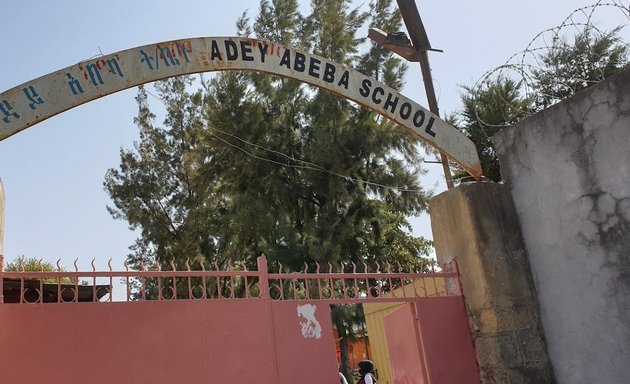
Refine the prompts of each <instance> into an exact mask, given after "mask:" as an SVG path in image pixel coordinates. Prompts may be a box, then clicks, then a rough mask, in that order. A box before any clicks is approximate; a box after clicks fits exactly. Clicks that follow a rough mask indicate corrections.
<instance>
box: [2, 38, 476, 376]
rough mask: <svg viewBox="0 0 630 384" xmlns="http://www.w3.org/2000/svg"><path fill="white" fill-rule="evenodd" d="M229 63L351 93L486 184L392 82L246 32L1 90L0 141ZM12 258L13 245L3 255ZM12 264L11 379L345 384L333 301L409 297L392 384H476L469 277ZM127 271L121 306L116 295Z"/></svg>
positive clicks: (456, 142)
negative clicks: (34, 269) (131, 91)
mask: <svg viewBox="0 0 630 384" xmlns="http://www.w3.org/2000/svg"><path fill="white" fill-rule="evenodd" d="M223 70H247V71H260V72H266V73H271V74H275V75H278V76H283V77H288V78H293V79H297V80H299V81H302V82H305V83H309V84H311V85H313V86H316V87H319V88H321V89H324V90H327V91H329V92H332V93H335V94H337V95H339V96H341V97H344V98H346V99H348V100H352V101H354V102H356V103H358V104H360V105H363V106H364V107H366V108H369V109H371V110H372V111H374V112H376V113H378V114H380V115H382V116H385V117H387V118H388V119H390V120H392V121H394V122H395V123H397V124H399V125H401V126H403V127H406V128H407V129H409V130H410V131H411V132H412V133H413V134H414V135H416V136H417V137H418V138H420V139H422V140H424V141H426V142H427V143H429V144H431V145H432V146H434V147H435V148H437V149H438V150H439V151H441V152H442V153H444V154H446V155H448V156H449V157H450V158H451V159H452V160H454V161H456V162H457V163H458V164H459V165H460V166H461V167H462V168H463V169H465V170H466V171H467V172H468V173H470V174H471V175H472V176H473V177H475V178H476V179H479V178H480V177H481V166H480V163H479V159H478V156H477V152H476V148H475V145H474V144H473V143H472V142H471V141H470V140H468V139H467V138H466V137H465V136H464V135H463V134H461V132H459V131H457V130H456V129H455V128H454V127H452V126H451V125H449V124H447V123H446V122H445V121H444V120H442V119H440V118H439V117H438V116H436V115H434V114H432V113H431V112H429V111H428V110H426V109H425V108H423V107H421V106H420V105H418V104H417V103H415V102H414V101H413V100H411V99H409V98H407V97H405V96H403V95H401V94H400V93H399V92H397V91H396V90H394V89H392V88H391V87H389V86H387V85H385V84H383V83H381V82H379V81H377V80H375V79H372V78H369V77H367V76H365V75H363V74H361V73H359V72H357V71H355V70H353V69H351V68H347V67H345V66H343V65H341V64H339V63H335V62H333V61H331V60H328V59H326V58H323V57H321V56H317V55H313V54H310V53H307V52H301V51H300V50H298V49H294V48H290V47H284V46H281V45H278V44H275V43H272V42H267V41H263V40H256V39H251V38H242V37H207V38H197V39H184V40H176V41H168V42H162V43H158V44H152V45H146V46H142V47H137V48H132V49H128V50H125V51H120V52H117V53H114V54H110V55H106V56H102V57H99V58H96V59H94V60H87V61H83V62H80V63H78V64H76V65H73V66H70V67H67V68H64V69H61V70H59V71H56V72H53V73H50V74H48V75H46V76H42V77H40V78H38V79H34V80H31V81H29V82H26V83H23V84H21V85H18V86H16V87H14V88H12V89H9V90H7V91H5V92H3V93H0V140H4V139H6V138H8V137H10V136H12V135H14V134H16V133H18V132H20V131H22V130H24V129H27V128H29V127H32V126H33V125H35V124H37V123H39V122H41V121H43V120H45V119H47V118H50V117H52V116H54V115H56V114H59V113H62V112H64V111H66V110H68V109H71V108H74V107H76V106H78V105H81V104H83V103H86V102H89V101H91V100H94V99H97V98H100V97H103V96H106V95H109V94H111V93H114V92H118V91H120V90H123V89H126V88H129V87H133V86H135V85H139V84H144V83H147V82H151V81H155V80H159V79H163V78H168V77H173V76H179V75H184V74H191V73H199V72H209V71H223ZM1 211H2V210H0V219H2V217H1V216H2V215H3V212H1ZM0 222H2V220H0ZM1 233H2V232H1V231H0V234H1ZM1 249H2V248H1V236H0V258H1V257H2V255H1V253H2V252H1ZM2 265H3V264H2V263H1V262H0V296H1V295H2V294H5V295H6V297H7V298H9V297H11V298H12V301H15V302H17V304H15V305H14V304H9V303H5V304H1V305H0V324H1V325H2V326H1V327H0V350H1V351H2V352H1V353H0V359H1V361H2V364H1V365H0V382H1V383H5V382H6V383H13V382H20V383H35V382H51V383H53V382H63V383H64V384H66V383H69V384H72V383H85V382H90V383H112V382H123V383H149V382H158V383H229V382H234V381H237V380H238V381H239V382H252V383H296V382H301V383H334V382H336V380H337V376H336V372H337V366H336V362H335V356H334V340H333V336H332V335H333V333H332V325H331V320H330V307H329V306H330V305H331V304H341V303H385V302H397V303H402V305H400V306H399V307H396V308H395V310H394V309H392V310H391V313H390V312H388V313H387V314H386V316H384V317H383V319H382V324H381V325H380V326H381V328H382V330H383V332H384V334H386V336H387V340H386V343H387V348H388V356H389V359H390V360H391V364H390V368H391V369H390V371H391V372H390V377H392V379H393V381H394V382H395V383H440V384H443V383H476V382H479V376H478V373H477V368H476V362H475V358H474V352H473V349H472V344H471V341H470V335H469V329H468V321H467V318H466V314H465V310H464V306H463V301H462V296H461V292H460V289H459V282H458V280H457V273H456V272H449V273H438V274H424V273H413V272H410V271H408V272H406V273H404V272H402V271H395V272H394V271H392V270H391V268H390V269H384V270H382V271H381V270H379V269H378V268H377V269H376V270H373V271H371V272H370V271H368V270H367V269H364V270H362V271H357V270H356V268H355V269H352V270H351V271H349V270H344V269H343V268H341V269H338V270H339V271H342V272H343V273H334V272H333V269H330V270H329V271H328V273H321V272H319V270H318V271H317V272H315V273H308V271H304V273H301V274H289V273H282V271H280V270H279V271H278V273H274V274H269V273H268V270H267V265H266V261H265V259H259V265H258V267H259V268H258V271H245V270H239V271H236V270H226V271H218V270H212V271H211V270H204V267H203V266H201V267H200V268H201V270H194V268H190V267H186V268H184V270H183V271H176V270H175V268H173V270H172V271H169V272H166V271H123V272H114V271H111V270H110V271H104V272H97V271H96V270H93V271H91V272H70V273H62V272H55V273H50V272H39V273H31V272H28V273H27V272H22V273H8V272H7V273H3V272H2ZM452 267H453V268H454V265H452ZM81 278H88V280H89V281H88V282H91V284H92V286H91V287H90V286H84V285H82V284H81V283H80V282H81V281H82V280H81ZM120 278H122V279H125V287H126V288H125V290H126V292H125V294H124V295H123V296H124V300H123V301H124V302H118V300H116V289H115V284H114V279H120ZM43 279H45V280H43ZM103 279H105V280H106V282H105V283H102V280H103ZM3 285H4V286H3ZM182 292H183V293H182ZM86 301H87V302H86ZM0 303H2V297H0ZM377 311H378V309H377ZM388 311H389V310H388Z"/></svg>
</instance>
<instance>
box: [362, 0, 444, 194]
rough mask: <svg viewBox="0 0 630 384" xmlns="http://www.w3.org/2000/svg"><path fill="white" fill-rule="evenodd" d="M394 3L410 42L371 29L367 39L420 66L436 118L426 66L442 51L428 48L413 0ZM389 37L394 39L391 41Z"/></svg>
mask: <svg viewBox="0 0 630 384" xmlns="http://www.w3.org/2000/svg"><path fill="white" fill-rule="evenodd" d="M396 2H397V3H398V8H399V9H400V14H401V15H402V17H403V21H404V22H405V26H406V27H407V31H408V33H409V38H410V39H411V41H410V42H409V40H408V39H407V40H406V41H405V39H402V38H401V37H400V35H398V33H394V34H392V33H385V32H384V31H381V30H380V29H377V28H371V29H370V30H369V32H368V37H369V38H370V39H372V40H373V41H374V42H376V43H377V44H381V45H382V46H384V47H385V48H387V49H388V50H390V51H391V52H394V53H395V54H397V55H399V56H400V57H402V58H403V59H405V60H407V61H410V62H419V63H420V69H421V71H422V80H423V82H424V89H425V91H426V94H427V101H428V102H429V110H430V111H431V112H433V113H434V114H436V115H438V116H439V115H440V110H439V108H438V104H437V98H436V97H435V88H434V87H433V79H432V77H431V66H430V65H429V57H428V55H427V51H437V52H442V51H441V50H439V49H433V48H432V47H431V43H430V42H429V37H428V36H427V32H426V30H425V29H424V24H422V19H421V18H420V13H419V12H418V7H417V6H416V2H415V0H396ZM390 36H391V37H396V38H395V39H390V38H389V37H390ZM440 157H441V163H442V168H443V170H444V177H445V179H446V186H447V188H448V189H451V188H453V177H452V176H451V169H450V168H449V166H448V158H447V157H446V155H445V154H444V153H442V152H440Z"/></svg>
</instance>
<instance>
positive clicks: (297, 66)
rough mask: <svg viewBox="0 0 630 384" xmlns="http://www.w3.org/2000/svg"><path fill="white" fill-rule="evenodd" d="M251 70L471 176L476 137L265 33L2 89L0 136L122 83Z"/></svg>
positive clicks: (149, 51) (101, 61)
mask: <svg viewBox="0 0 630 384" xmlns="http://www.w3.org/2000/svg"><path fill="white" fill-rule="evenodd" d="M224 70H249V71H260V72H267V73H272V74H275V75H279V76H284V77H288V78H293V79H297V80H300V81H302V82H305V83H309V84H312V85H314V86H317V87H319V88H322V89H325V90H328V91H330V92H332V93H335V94H338V95H340V96H342V97H345V98H346V99H349V100H352V101H355V102H357V103H359V104H361V105H363V106H365V107H367V108H369V109H371V110H373V111H375V112H376V113H379V114H381V115H383V116H385V117H387V118H389V119H391V120H392V121H394V122H396V123H397V124H399V125H402V126H404V127H406V128H408V129H410V130H411V131H413V132H414V133H415V134H416V135H417V136H418V137H420V138H421V139H422V140H424V141H426V142H427V143H429V144H431V145H432V146H434V147H436V148H437V149H439V150H440V151H442V152H443V153H445V154H446V155H448V156H449V157H450V158H452V159H453V160H455V161H456V162H457V163H459V164H460V165H461V166H462V167H463V168H464V169H465V170H466V171H468V173H470V174H471V175H472V176H474V177H475V178H477V179H479V178H480V177H481V165H480V163H479V158H478V156H477V151H476V148H475V145H474V143H472V142H471V141H470V140H468V138H466V137H465V136H464V135H463V134H462V133H461V132H459V131H458V130H457V129H455V128H454V127H453V126H451V125H449V124H448V123H446V122H445V121H444V120H442V119H440V118H439V117H438V116H436V115H434V114H432V113H431V112H429V111H428V110H427V109H425V108H423V107H421V106H420V105H418V104H417V103H416V102H414V101H413V100H411V99H409V98H407V97H405V96H403V95H402V94H400V93H399V92H398V91H396V90H394V89H392V88H391V87H388V86H387V85H385V84H383V83H380V82H378V81H376V80H374V79H372V78H370V77H368V76H365V75H363V74H361V73H360V72H357V71H355V70H353V69H350V68H347V67H345V66H343V65H341V64H338V63H335V62H333V61H330V60H327V59H325V58H323V57H321V56H317V55H313V54H309V53H305V52H301V51H300V50H297V49H294V48H290V47H284V46H281V45H278V44H275V43H271V42H268V41H263V40H256V39H250V38H242V37H205V38H195V39H184V40H175V41H167V42H162V43H158V44H151V45H145V46H142V47H137V48H132V49H128V50H125V51H120V52H117V53H114V54H111V55H107V56H102V57H99V58H97V59H94V60H88V61H83V62H80V63H78V64H75V65H72V66H70V67H67V68H64V69H61V70H59V71H56V72H53V73H50V74H48V75H46V76H43V77H40V78H37V79H34V80H31V81H29V82H27V83H24V84H21V85H19V86H17V87H15V88H12V89H9V90H8V91H6V92H3V93H1V94H0V140H4V139H6V138H7V137H9V136H11V135H14V134H16V133H18V132H20V131H22V130H24V129H26V128H28V127H31V126H33V125H35V124H37V123H39V122H41V121H43V120H45V119H47V118H49V117H52V116H54V115H56V114H59V113H61V112H64V111H66V110H68V109H71V108H74V107H76V106H78V105H81V104H83V103H87V102H89V101H91V100H94V99H97V98H99V97H103V96H106V95H109V94H112V93H114V92H118V91H120V90H123V89H126V88H130V87H133V86H136V85H139V84H144V83H148V82H152V81H156V80H159V79H164V78H168V77H174V76H179V75H184V74H191V73H199V72H210V71H224Z"/></svg>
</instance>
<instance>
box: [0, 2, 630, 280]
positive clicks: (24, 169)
mask: <svg viewBox="0 0 630 384" xmlns="http://www.w3.org/2000/svg"><path fill="white" fill-rule="evenodd" d="M595 2H596V1H594V0H592V1H583V0H570V1H569V0H556V1H547V0H545V1H543V0H529V1H511V0H479V1H470V0H451V1H444V0H442V1H437V0H423V1H421V0H416V3H417V4H418V7H419V9H420V14H421V16H422V18H423V21H424V24H425V27H426V30H427V33H428V35H429V39H430V41H431V44H432V45H433V47H434V48H438V49H442V50H444V53H430V61H431V65H432V68H433V77H434V82H435V88H436V91H437V94H438V98H439V104H440V110H441V112H442V113H443V114H444V113H448V112H452V111H454V110H457V109H458V108H460V103H459V94H460V92H461V88H460V86H461V85H471V84H474V83H475V82H476V81H477V80H478V79H479V78H480V77H481V76H482V75H483V74H484V73H485V72H486V71H488V70H490V69H492V68H494V67H497V66H499V65H501V64H503V63H504V62H505V61H506V60H507V59H508V58H509V57H510V56H511V55H512V54H514V53H516V52H518V51H521V50H523V49H524V48H525V47H526V46H527V45H528V44H529V42H530V41H531V40H532V38H534V37H535V36H536V35H537V34H538V33H539V32H541V31H543V30H545V29H547V28H551V27H554V26H557V25H559V24H560V23H562V21H563V20H564V19H565V18H566V17H567V16H569V14H570V13H571V11H573V10H575V9H577V8H579V7H581V6H586V5H592V4H594V3H595ZM258 3H259V2H258V0H238V1H230V2H224V1H208V0H206V1H189V0H179V1H163V0H159V1H157V0H152V1H144V0H142V1H138V0H134V1H127V0H124V1H123V0H110V1H106V2H91V3H86V2H85V1H76V0H69V1H63V2H53V1H44V0H39V1H27V0H4V1H2V4H1V5H0V9H1V14H2V22H1V23H0V36H1V40H0V41H2V51H3V55H2V58H0V92H4V91H5V90H8V89H10V88H12V87H14V86H17V85H19V84H22V83H25V82H27V81H29V80H31V79H35V78H37V77H40V76H43V75H46V74H48V73H50V72H53V71H56V70H58V69H61V68H64V67H67V66H70V65H72V64H75V63H77V62H79V61H82V60H86V59H89V58H93V57H94V56H96V55H99V54H100V53H103V54H110V53H114V52H117V51H120V50H124V49H127V48H132V47H136V46H141V45H146V44H151V43H158V42H160V41H166V40H174V39H181V38H190V37H202V36H230V35H235V31H236V28H235V21H236V19H237V17H238V16H239V15H240V14H241V13H242V12H243V11H245V10H249V13H250V15H254V14H255V13H256V12H257V9H258ZM302 3H303V9H304V10H307V9H308V7H309V2H308V1H303V2H302ZM364 3H367V0H366V1H364V2H361V1H356V4H357V5H360V4H364ZM621 16H622V15H621V12H620V11H618V10H614V9H610V8H608V9H602V11H598V12H596V13H595V20H596V21H597V25H598V26H601V27H603V28H608V29H609V28H611V27H613V26H616V25H619V24H621V23H622V22H624V21H625V22H626V23H627V19H624V18H623V17H621ZM625 32H626V33H627V32H628V31H625ZM402 93H403V94H404V95H406V96H409V97H411V98H412V99H414V100H416V101H417V102H418V103H419V104H421V105H423V106H426V107H428V105H427V103H426V100H425V98H424V90H423V88H422V82H421V77H420V70H419V67H418V66H417V64H413V65H411V66H410V69H409V71H408V75H407V85H406V87H405V88H404V89H403V91H402ZM135 95H136V88H132V89H129V90H126V91H123V92H120V93H117V94H114V95H111V96H107V97H105V98H101V99H98V100H96V101H93V102H90V103H88V104H85V105H83V106H80V107H78V108H74V109H72V110H70V111H67V112H65V113H63V114H61V115H58V116H55V117H53V118H51V119H49V120H47V121H44V122H42V123H40V124H38V125H36V126H34V127H32V128H29V129H27V130H25V131H23V132H21V133H18V134H17V135H14V136H12V137H10V138H8V139H5V140H4V141H2V142H0V178H2V181H3V183H4V188H5V194H6V215H5V236H4V255H5V258H6V259H7V260H13V259H14V258H16V257H17V256H18V255H22V254H23V255H25V256H27V257H36V258H44V259H45V260H50V261H55V260H57V259H58V258H61V259H62V264H64V265H66V266H68V267H69V266H71V265H72V260H74V259H75V258H77V259H79V266H80V267H81V269H87V268H88V267H89V263H90V260H92V259H93V258H95V259H96V264H97V266H98V267H99V268H100V269H103V268H105V267H106V265H107V260H108V259H110V258H112V259H113V260H114V261H113V263H112V264H113V265H114V268H115V269H121V268H122V262H123V261H124V258H125V256H126V255H127V254H128V252H129V251H128V246H129V245H131V244H132V242H133V240H134V239H135V237H136V235H135V234H134V233H132V232H131V231H130V230H129V229H128V227H127V224H126V222H123V221H116V220H114V219H113V218H112V217H111V216H110V215H109V213H108V212H107V210H106V208H105V206H106V205H107V204H111V201H110V200H109V197H108V196H107V194H106V193H105V192H104V190H103V187H102V184H103V179H104V176H105V172H106V171H107V169H108V168H112V167H117V166H118V165H119V163H120V159H119V149H120V148H121V147H124V148H130V147H131V146H132V143H133V141H134V140H136V139H137V127H136V126H135V125H134V123H133V118H134V116H135V115H136V112H137V107H136V103H135V101H134V97H135ZM0 123H1V121H0ZM431 160H432V159H431ZM426 167H427V168H428V169H429V170H430V172H429V174H428V175H427V176H425V177H423V178H422V179H421V182H420V183H421V185H423V186H424V187H426V188H429V189H432V190H433V191H434V193H435V194H437V193H440V192H441V191H443V190H444V188H445V185H444V182H443V176H442V175H441V168H440V166H439V165H433V164H428V165H427V166H426ZM412 222H413V224H414V233H415V234H418V235H423V236H426V237H431V230H430V224H429V220H428V218H426V217H424V218H421V219H413V220H412Z"/></svg>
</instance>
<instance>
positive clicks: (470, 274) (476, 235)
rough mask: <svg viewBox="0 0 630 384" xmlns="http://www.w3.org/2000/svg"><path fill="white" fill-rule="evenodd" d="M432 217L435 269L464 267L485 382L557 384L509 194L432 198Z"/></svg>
mask: <svg viewBox="0 0 630 384" xmlns="http://www.w3.org/2000/svg"><path fill="white" fill-rule="evenodd" d="M429 212H430V214H431V226H432V229H433V239H434V241H435V251H436V254H437V258H438V262H439V263H440V265H444V264H447V263H449V262H451V261H452V260H453V259H454V260H455V261H457V265H458V267H459V272H460V276H461V277H460V279H461V286H462V291H463V294H464V299H465V304H466V310H467V312H468V317H469V325H470V329H471V333H472V338H473V341H474V345H475V351H476V356H477V363H478V365H479V371H480V377H481V381H482V383H484V384H486V383H487V384H490V383H492V384H494V383H501V384H521V383H522V384H525V383H536V384H545V383H549V384H551V383H554V378H553V372H552V371H551V365H550V363H549V358H548V356H547V351H546V346H545V340H544V336H543V330H542V325H541V320H540V316H539V310H538V303H537V300H536V293H535V290H534V284H533V281H532V278H531V273H530V270H529V265H528V262H527V251H526V249H525V245H524V242H523V240H522V237H521V231H520V228H519V224H518V218H517V215H516V210H515V208H514V204H513V202H512V199H511V197H510V194H509V190H508V189H507V187H506V186H505V185H500V184H496V183H476V184H471V185H461V186H459V187H457V188H454V189H451V190H448V191H446V192H444V193H442V194H440V195H438V196H436V197H435V198H433V199H432V200H431V203H430V206H429Z"/></svg>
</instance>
